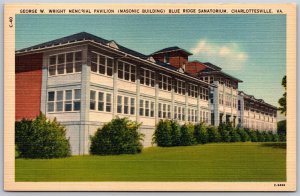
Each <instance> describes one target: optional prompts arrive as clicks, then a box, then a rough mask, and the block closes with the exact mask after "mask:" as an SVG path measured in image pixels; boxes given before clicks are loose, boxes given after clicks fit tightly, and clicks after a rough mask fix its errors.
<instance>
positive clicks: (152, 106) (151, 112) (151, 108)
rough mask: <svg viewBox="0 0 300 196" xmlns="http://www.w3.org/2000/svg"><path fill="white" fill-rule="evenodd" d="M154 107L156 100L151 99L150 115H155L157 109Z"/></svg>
mask: <svg viewBox="0 0 300 196" xmlns="http://www.w3.org/2000/svg"><path fill="white" fill-rule="evenodd" d="M154 108H155V106H154V102H153V101H151V107H150V116H151V117H154V110H155V109H154Z"/></svg>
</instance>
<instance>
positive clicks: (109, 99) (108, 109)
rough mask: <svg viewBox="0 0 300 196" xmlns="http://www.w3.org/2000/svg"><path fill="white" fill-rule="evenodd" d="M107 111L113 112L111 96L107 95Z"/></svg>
mask: <svg viewBox="0 0 300 196" xmlns="http://www.w3.org/2000/svg"><path fill="white" fill-rule="evenodd" d="M106 111H107V112H111V94H110V93H106Z"/></svg>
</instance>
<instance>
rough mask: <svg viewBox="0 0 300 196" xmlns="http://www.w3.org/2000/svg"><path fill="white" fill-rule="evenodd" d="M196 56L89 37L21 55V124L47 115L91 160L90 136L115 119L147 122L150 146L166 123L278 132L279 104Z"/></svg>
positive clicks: (18, 110)
mask: <svg viewBox="0 0 300 196" xmlns="http://www.w3.org/2000/svg"><path fill="white" fill-rule="evenodd" d="M190 55H192V54H191V53H189V52H188V51H186V50H184V49H181V48H178V47H170V48H165V49H163V50H160V51H157V52H154V53H153V54H151V55H144V54H141V53H139V52H136V51H133V50H131V49H128V48H126V47H123V46H121V45H119V44H117V43H116V42H115V41H113V40H111V41H110V40H105V39H102V38H99V37H96V36H94V35H91V34H88V33H85V32H82V33H78V34H75V35H71V36H68V37H64V38H60V39H57V40H53V41H50V42H47V43H43V44H39V45H36V46H33V47H29V48H25V49H21V50H18V51H16V120H20V119H22V118H34V117H35V116H37V115H38V114H39V112H40V111H42V112H43V113H45V114H46V116H47V117H48V118H57V120H58V121H59V122H61V123H62V124H63V125H65V126H66V128H67V137H69V138H70V143H71V148H72V154H88V153H89V145H90V140H89V138H90V136H91V135H93V134H94V133H95V131H96V130H97V128H99V127H101V126H103V124H104V123H107V122H109V121H110V120H111V119H113V118H115V117H116V116H119V117H128V118H129V119H131V120H135V121H138V122H142V126H141V129H140V131H141V132H142V133H144V134H145V138H144V146H145V147H147V146H151V142H152V135H153V133H154V129H155V125H156V124H157V123H158V122H159V120H160V119H166V118H168V119H176V120H178V122H179V123H181V124H183V123H185V122H192V123H197V122H205V123H206V124H212V125H219V123H221V122H233V124H234V125H235V126H244V127H249V128H254V129H258V130H273V131H275V128H276V112H275V114H274V111H276V108H275V107H274V106H271V105H269V104H267V103H265V102H263V101H259V100H258V101H257V99H255V98H254V97H253V96H249V95H246V94H245V93H243V92H239V91H238V83H239V82H242V81H241V80H239V79H237V78H234V77H232V76H230V75H228V74H226V73H224V72H222V71H221V68H219V67H217V66H215V65H212V64H210V63H201V62H198V61H197V62H189V61H188V57H189V56H190ZM248 106H249V107H248ZM253 113H255V120H253V118H252V116H251V115H252V114H253ZM256 118H258V119H256ZM262 119H264V120H267V119H269V120H270V121H263V120H262ZM252 125H253V126H252ZM264 128H265V129H264Z"/></svg>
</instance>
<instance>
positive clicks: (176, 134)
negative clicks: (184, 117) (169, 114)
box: [171, 120, 180, 146]
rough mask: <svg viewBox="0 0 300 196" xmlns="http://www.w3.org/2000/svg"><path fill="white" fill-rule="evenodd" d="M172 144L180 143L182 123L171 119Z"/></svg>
mask: <svg viewBox="0 0 300 196" xmlns="http://www.w3.org/2000/svg"><path fill="white" fill-rule="evenodd" d="M171 145H172V146H179V145H180V125H179V124H178V122H177V121H176V120H171Z"/></svg>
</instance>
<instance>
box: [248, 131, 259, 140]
mask: <svg viewBox="0 0 300 196" xmlns="http://www.w3.org/2000/svg"><path fill="white" fill-rule="evenodd" d="M248 130H249V137H250V140H251V142H258V139H257V132H256V131H254V130H250V129H248Z"/></svg>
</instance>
